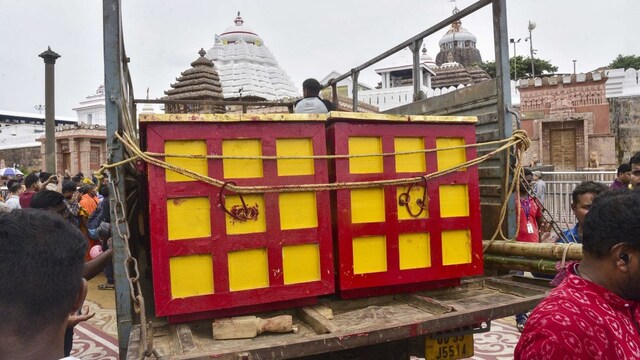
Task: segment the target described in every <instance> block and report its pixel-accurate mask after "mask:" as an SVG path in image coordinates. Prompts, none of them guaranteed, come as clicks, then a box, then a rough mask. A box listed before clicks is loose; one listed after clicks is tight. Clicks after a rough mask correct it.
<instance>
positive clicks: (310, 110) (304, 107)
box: [293, 79, 335, 114]
mask: <svg viewBox="0 0 640 360" xmlns="http://www.w3.org/2000/svg"><path fill="white" fill-rule="evenodd" d="M320 90H322V85H320V82H318V80H316V79H307V80H305V81H304V82H303V83H302V95H303V96H304V99H300V100H298V101H296V103H295V106H294V108H293V112H295V113H307V114H319V113H328V112H329V111H333V110H335V106H333V103H332V102H331V101H329V100H324V99H321V98H320Z"/></svg>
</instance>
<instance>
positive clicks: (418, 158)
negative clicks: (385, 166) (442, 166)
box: [393, 137, 427, 173]
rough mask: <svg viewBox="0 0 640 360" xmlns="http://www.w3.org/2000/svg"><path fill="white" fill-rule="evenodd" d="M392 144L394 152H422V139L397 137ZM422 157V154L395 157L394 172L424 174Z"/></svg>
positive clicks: (424, 166) (424, 168)
mask: <svg viewBox="0 0 640 360" xmlns="http://www.w3.org/2000/svg"><path fill="white" fill-rule="evenodd" d="M393 142H394V146H395V151H396V152H403V151H418V150H424V139H423V138H411V137H398V138H395V139H393ZM424 156H425V154H424V153H415V154H406V155H396V172H397V173H405V172H426V171H427V164H426V162H425V160H424Z"/></svg>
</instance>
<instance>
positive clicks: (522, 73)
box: [474, 56, 558, 80]
mask: <svg viewBox="0 0 640 360" xmlns="http://www.w3.org/2000/svg"><path fill="white" fill-rule="evenodd" d="M474 65H477V66H479V67H480V68H481V69H482V70H484V71H486V72H487V74H489V76H491V77H492V78H495V77H496V63H495V61H485V62H483V63H476V64H474ZM533 66H534V68H535V71H536V76H538V75H541V74H552V73H555V72H556V71H558V67H557V66H554V65H553V64H551V63H550V62H549V61H547V60H542V59H538V58H534V59H533ZM514 67H515V69H516V71H517V73H516V78H515V79H514V78H513V72H514ZM509 76H510V78H511V79H512V80H516V79H521V78H527V77H531V58H528V57H526V58H525V57H522V56H516V57H515V58H511V59H510V60H509Z"/></svg>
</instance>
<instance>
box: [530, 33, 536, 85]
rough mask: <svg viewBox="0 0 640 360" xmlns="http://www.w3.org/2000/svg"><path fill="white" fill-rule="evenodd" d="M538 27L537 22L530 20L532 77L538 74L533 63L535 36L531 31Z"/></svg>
mask: <svg viewBox="0 0 640 360" xmlns="http://www.w3.org/2000/svg"><path fill="white" fill-rule="evenodd" d="M535 28H536V23H534V22H533V21H531V20H529V51H531V77H535V76H536V68H535V66H534V65H533V38H532V37H531V32H532V31H533V29H535Z"/></svg>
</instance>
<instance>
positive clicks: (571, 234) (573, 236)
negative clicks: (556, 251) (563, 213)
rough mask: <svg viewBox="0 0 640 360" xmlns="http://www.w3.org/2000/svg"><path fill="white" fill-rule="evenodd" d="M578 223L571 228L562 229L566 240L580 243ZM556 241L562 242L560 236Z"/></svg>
mask: <svg viewBox="0 0 640 360" xmlns="http://www.w3.org/2000/svg"><path fill="white" fill-rule="evenodd" d="M579 225H580V224H579V223H576V225H575V226H574V227H572V228H571V229H566V230H562V233H563V234H564V236H565V237H566V238H567V241H568V242H570V243H578V244H582V240H581V239H580V236H578V226H579ZM556 243H562V238H560V239H558V240H556Z"/></svg>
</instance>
